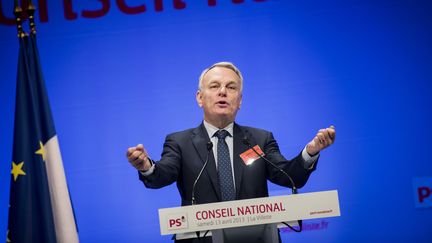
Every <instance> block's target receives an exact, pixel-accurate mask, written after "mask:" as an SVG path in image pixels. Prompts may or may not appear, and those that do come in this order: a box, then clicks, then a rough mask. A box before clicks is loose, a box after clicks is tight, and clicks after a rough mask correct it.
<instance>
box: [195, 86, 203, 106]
mask: <svg viewBox="0 0 432 243" xmlns="http://www.w3.org/2000/svg"><path fill="white" fill-rule="evenodd" d="M196 101H197V103H198V106H199V107H202V106H203V102H202V93H201V91H199V90H198V91H197V93H196Z"/></svg>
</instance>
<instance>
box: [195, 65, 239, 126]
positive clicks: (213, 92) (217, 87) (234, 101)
mask: <svg viewBox="0 0 432 243" xmlns="http://www.w3.org/2000/svg"><path fill="white" fill-rule="evenodd" d="M240 86H241V84H240V77H239V76H238V75H237V74H236V73H235V72H234V71H232V70H231V69H228V68H224V67H214V68H212V69H211V70H210V71H208V72H207V73H206V74H205V75H204V78H203V82H202V89H201V90H200V91H198V92H197V96H196V99H197V102H198V105H199V106H200V107H202V108H203V109H204V119H205V120H206V121H207V122H209V123H211V124H212V125H215V126H218V125H219V124H225V125H227V124H228V123H231V122H233V121H234V119H235V117H236V114H237V111H238V110H239V109H240V105H241V102H242V94H241V91H240Z"/></svg>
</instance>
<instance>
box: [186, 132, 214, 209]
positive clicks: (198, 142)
mask: <svg viewBox="0 0 432 243" xmlns="http://www.w3.org/2000/svg"><path fill="white" fill-rule="evenodd" d="M208 142H210V139H209V135H208V134H207V131H206V129H205V127H204V124H201V125H200V126H199V127H197V128H195V129H194V131H193V135H192V143H193V145H194V147H195V150H196V151H197V153H198V154H199V156H200V158H201V161H202V163H203V165H204V163H205V160H206V158H207V153H208V151H207V143H208ZM205 172H206V173H207V175H208V177H209V178H210V181H211V183H212V186H213V189H214V190H215V192H216V195H217V197H218V199H219V201H220V200H221V194H220V186H219V182H218V176H217V170H216V162H215V158H214V155H213V150H212V151H210V155H209V159H208V163H207V166H206V169H205Z"/></svg>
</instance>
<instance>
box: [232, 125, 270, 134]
mask: <svg viewBox="0 0 432 243" xmlns="http://www.w3.org/2000/svg"><path fill="white" fill-rule="evenodd" d="M235 125H236V126H238V127H239V128H240V130H241V131H243V133H251V134H255V135H262V136H267V135H268V134H270V133H271V132H270V131H268V130H265V129H262V128H257V127H251V126H243V125H239V124H237V123H236V124H235Z"/></svg>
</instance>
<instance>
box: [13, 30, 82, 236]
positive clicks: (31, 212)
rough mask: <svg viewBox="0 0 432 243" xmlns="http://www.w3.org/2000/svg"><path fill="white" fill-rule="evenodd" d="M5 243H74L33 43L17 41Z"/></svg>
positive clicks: (73, 228) (29, 38) (72, 222)
mask: <svg viewBox="0 0 432 243" xmlns="http://www.w3.org/2000/svg"><path fill="white" fill-rule="evenodd" d="M19 42H20V48H19V61H18V75H17V88H16V108H15V124H14V141H13V154H12V171H11V174H12V175H11V186H10V199H9V219H8V232H7V240H6V241H7V242H78V233H77V228H76V224H75V219H74V214H73V210H72V205H71V200H70V196H69V192H68V188H67V184H66V178H65V174H64V170H63V162H62V158H61V154H60V149H59V145H58V140H57V135H56V131H55V127H54V123H53V119H52V115H51V109H50V106H49V103H48V96H47V92H46V89H45V83H44V79H43V76H42V71H41V66H40V63H39V54H38V50H37V45H36V37H35V35H34V34H33V33H32V34H30V36H28V35H25V36H21V37H20V38H19Z"/></svg>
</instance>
